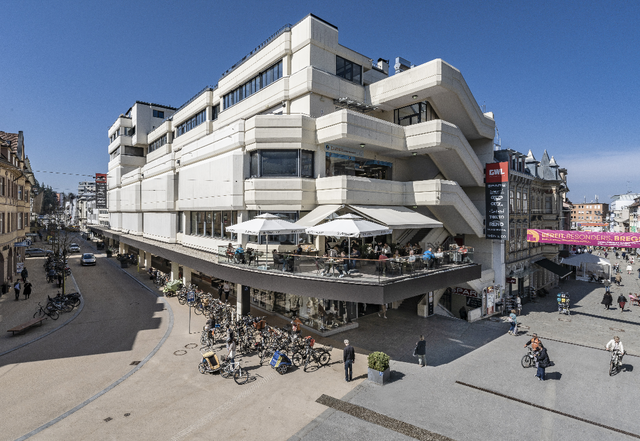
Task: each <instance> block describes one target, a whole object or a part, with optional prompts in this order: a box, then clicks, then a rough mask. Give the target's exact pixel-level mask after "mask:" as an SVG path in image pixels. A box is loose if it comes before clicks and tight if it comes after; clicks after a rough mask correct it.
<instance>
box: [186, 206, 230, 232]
mask: <svg viewBox="0 0 640 441" xmlns="http://www.w3.org/2000/svg"><path fill="white" fill-rule="evenodd" d="M189 218H190V220H189V224H190V225H191V230H190V232H189V234H190V235H192V236H206V237H218V238H221V237H226V238H229V239H232V238H234V237H235V236H236V235H235V234H232V233H225V234H224V236H223V235H222V232H223V231H224V228H226V227H229V226H231V225H234V224H236V223H238V212H237V211H192V212H191V213H189Z"/></svg>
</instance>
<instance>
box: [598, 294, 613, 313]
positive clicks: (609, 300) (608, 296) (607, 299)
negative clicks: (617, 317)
mask: <svg viewBox="0 0 640 441" xmlns="http://www.w3.org/2000/svg"><path fill="white" fill-rule="evenodd" d="M601 303H602V304H603V305H604V307H605V309H609V307H610V306H611V305H612V304H613V296H612V295H611V293H610V292H605V293H604V297H602V302H601Z"/></svg>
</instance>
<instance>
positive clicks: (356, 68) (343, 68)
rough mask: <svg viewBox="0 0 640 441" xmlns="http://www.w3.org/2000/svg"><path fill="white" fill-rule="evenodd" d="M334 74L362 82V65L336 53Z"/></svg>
mask: <svg viewBox="0 0 640 441" xmlns="http://www.w3.org/2000/svg"><path fill="white" fill-rule="evenodd" d="M336 76H339V77H341V78H344V79H345V80H349V81H353V82H354V83H357V84H362V66H360V65H359V64H356V63H354V62H352V61H349V60H345V59H344V58H342V57H339V56H338V55H336Z"/></svg>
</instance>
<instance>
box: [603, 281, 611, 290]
mask: <svg viewBox="0 0 640 441" xmlns="http://www.w3.org/2000/svg"><path fill="white" fill-rule="evenodd" d="M604 292H611V280H609V279H604Z"/></svg>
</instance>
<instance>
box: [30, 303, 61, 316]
mask: <svg viewBox="0 0 640 441" xmlns="http://www.w3.org/2000/svg"><path fill="white" fill-rule="evenodd" d="M38 307H39V308H40V309H38V310H37V311H36V313H35V314H33V318H36V317H38V318H40V317H44V316H45V315H46V316H49V317H51V320H58V317H60V314H59V313H58V310H57V309H55V307H53V306H52V307H49V306H48V305H47V306H46V307H44V306H42V305H41V304H40V302H38Z"/></svg>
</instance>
